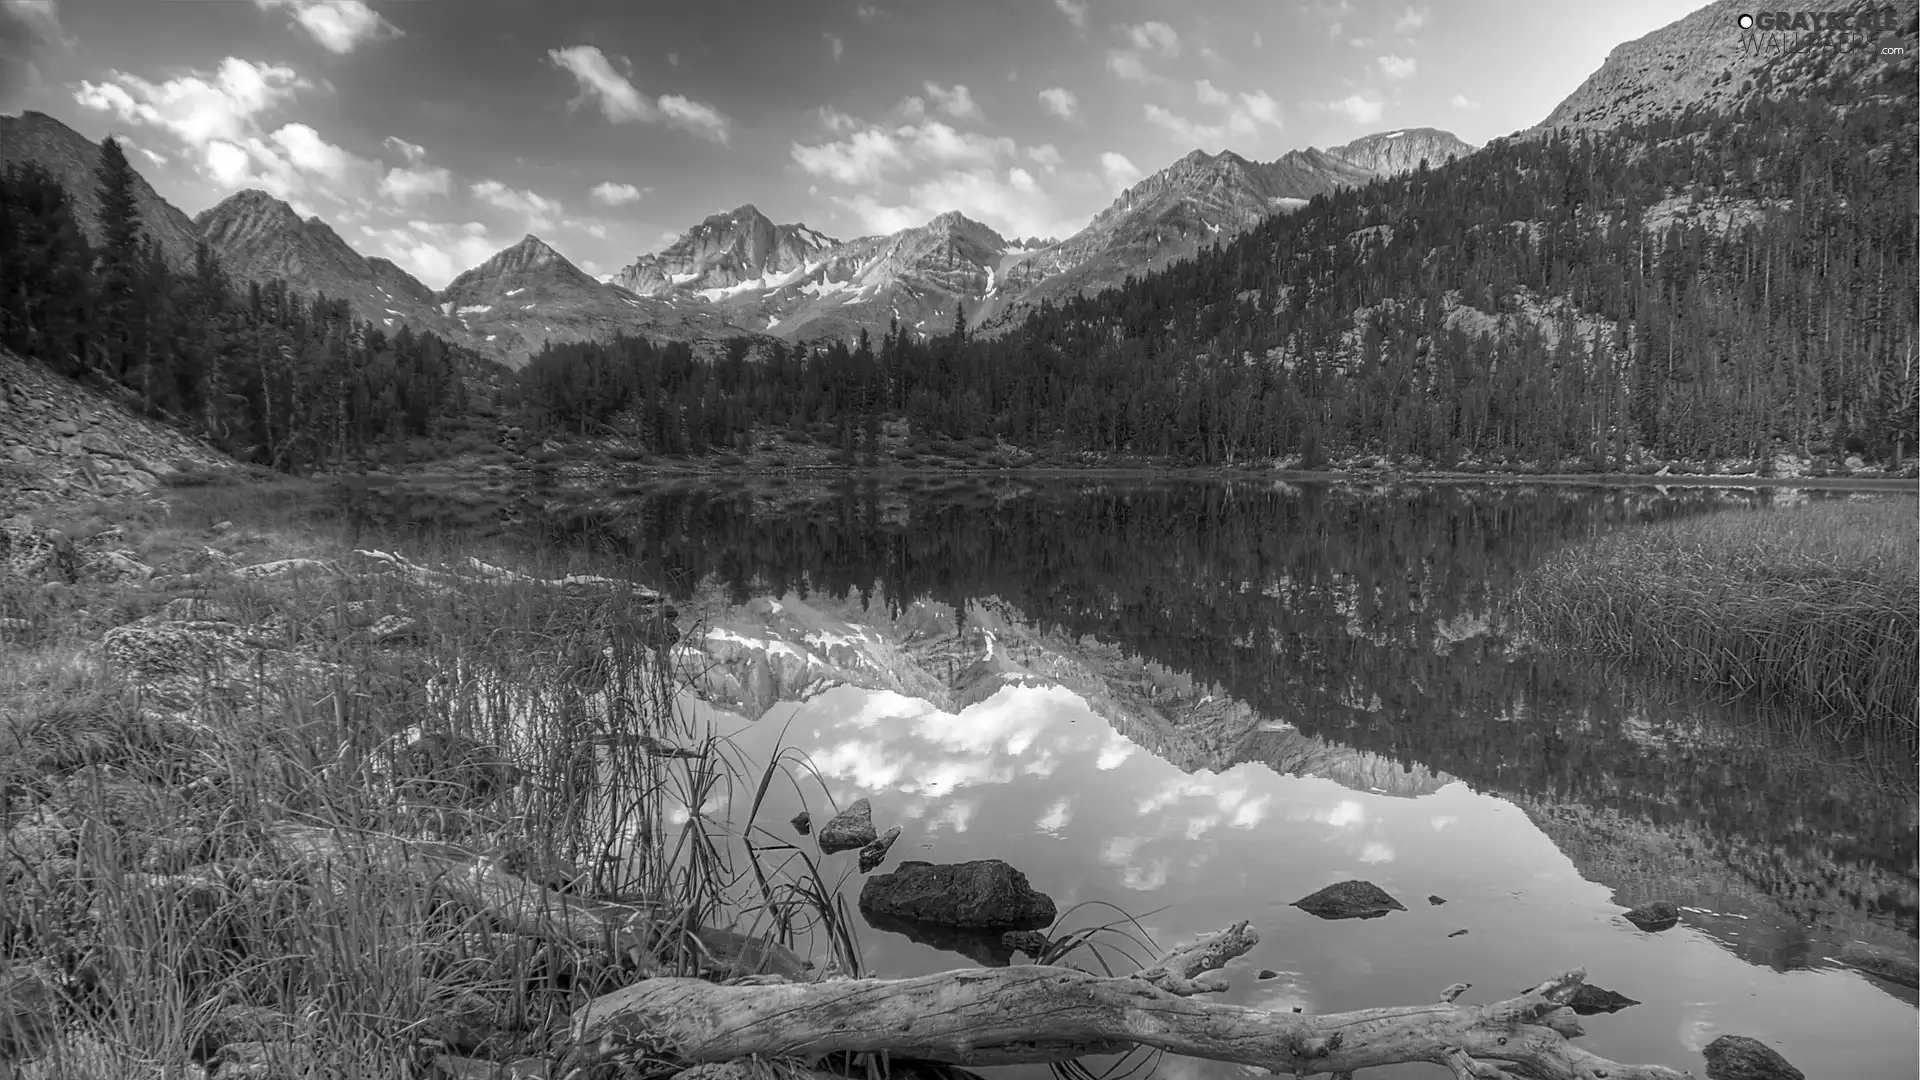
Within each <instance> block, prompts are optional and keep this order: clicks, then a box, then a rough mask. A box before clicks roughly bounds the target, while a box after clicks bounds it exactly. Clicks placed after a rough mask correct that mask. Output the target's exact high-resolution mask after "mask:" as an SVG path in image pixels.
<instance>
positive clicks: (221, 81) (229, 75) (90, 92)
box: [73, 56, 304, 146]
mask: <svg viewBox="0 0 1920 1080" xmlns="http://www.w3.org/2000/svg"><path fill="white" fill-rule="evenodd" d="M109 80H110V81H108V82H103V83H94V82H87V81H83V82H81V84H80V89H79V90H77V91H75V93H74V95H73V97H74V100H75V101H77V102H79V103H80V104H81V105H84V106H86V107H87V108H90V109H99V110H103V111H105V110H112V111H113V112H115V113H117V114H118V115H119V117H120V119H121V120H123V121H125V122H126V123H129V124H145V125H147V126H149V127H155V128H159V129H161V130H163V131H166V132H168V133H170V134H172V135H173V136H174V137H175V138H178V139H179V140H180V141H182V142H184V143H187V144H189V145H192V146H204V145H206V144H207V143H208V142H209V141H210V140H213V139H225V140H227V141H229V142H232V141H235V140H238V139H241V138H243V137H244V136H245V135H246V134H247V133H248V132H250V131H253V130H255V124H254V118H255V117H256V116H258V115H259V114H261V113H263V112H266V111H267V110H269V109H271V108H273V107H274V106H276V105H278V104H279V103H280V102H282V101H285V100H286V99H287V98H289V97H291V96H292V95H293V92H294V90H295V88H296V87H298V86H302V85H304V83H303V81H302V80H301V79H300V78H299V76H298V75H297V74H296V73H295V72H294V70H293V69H292V68H290V67H284V66H280V65H274V64H253V63H249V62H248V61H246V60H242V59H240V58H239V57H234V56H229V57H227V58H226V59H224V60H222V61H220V67H219V68H218V70H216V71H215V72H213V73H212V74H207V73H204V72H191V73H189V74H186V75H182V76H180V77H178V78H174V79H168V80H167V81H166V82H162V83H151V82H148V81H147V80H145V79H142V78H141V77H139V76H138V75H132V74H128V73H125V72H117V71H116V72H112V73H110V75H109Z"/></svg>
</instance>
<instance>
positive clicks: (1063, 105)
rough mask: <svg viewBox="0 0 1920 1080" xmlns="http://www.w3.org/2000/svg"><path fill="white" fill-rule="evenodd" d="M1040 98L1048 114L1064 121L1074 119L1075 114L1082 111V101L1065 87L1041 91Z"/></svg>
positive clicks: (1054, 87) (1052, 87)
mask: <svg viewBox="0 0 1920 1080" xmlns="http://www.w3.org/2000/svg"><path fill="white" fill-rule="evenodd" d="M1039 98H1040V104H1042V105H1044V106H1046V108H1047V111H1048V112H1050V113H1052V114H1053V115H1055V116H1057V117H1059V118H1061V119H1062V120H1071V119H1073V114H1074V113H1076V112H1078V111H1079V109H1080V99H1079V98H1077V97H1075V96H1074V95H1073V91H1071V90H1068V89H1067V88H1066V87H1064V86H1049V87H1047V88H1046V89H1045V90H1042V91H1040V93H1039Z"/></svg>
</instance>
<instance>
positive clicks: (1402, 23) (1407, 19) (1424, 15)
mask: <svg viewBox="0 0 1920 1080" xmlns="http://www.w3.org/2000/svg"><path fill="white" fill-rule="evenodd" d="M1432 14H1433V10H1432V9H1431V8H1412V7H1410V8H1408V9H1407V10H1406V11H1404V12H1402V13H1401V15H1400V17H1399V18H1398V19H1395V20H1394V21H1393V32H1394V33H1396V34H1411V33H1413V32H1414V31H1415V30H1418V29H1420V28H1421V27H1423V26H1425V25H1427V19H1428V17H1429V16H1431V15H1432Z"/></svg>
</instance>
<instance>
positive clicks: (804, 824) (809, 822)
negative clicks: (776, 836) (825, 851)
mask: <svg viewBox="0 0 1920 1080" xmlns="http://www.w3.org/2000/svg"><path fill="white" fill-rule="evenodd" d="M793 831H794V832H797V833H799V834H800V835H801V836H805V835H807V834H808V833H810V832H812V831H813V815H812V814H809V813H807V812H806V811H805V810H802V811H800V812H799V813H797V814H795V815H793Z"/></svg>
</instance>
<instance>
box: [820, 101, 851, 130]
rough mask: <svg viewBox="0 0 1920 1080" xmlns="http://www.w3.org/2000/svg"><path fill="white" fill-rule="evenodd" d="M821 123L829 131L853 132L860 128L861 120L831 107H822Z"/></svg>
mask: <svg viewBox="0 0 1920 1080" xmlns="http://www.w3.org/2000/svg"><path fill="white" fill-rule="evenodd" d="M820 123H821V124H823V125H825V127H826V129H827V130H828V131H834V132H843V131H852V130H853V129H855V128H857V127H859V126H860V121H859V120H856V119H855V118H853V117H851V116H848V115H847V114H846V113H843V112H841V111H840V110H839V109H836V108H834V107H833V106H831V105H822V106H820Z"/></svg>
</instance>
